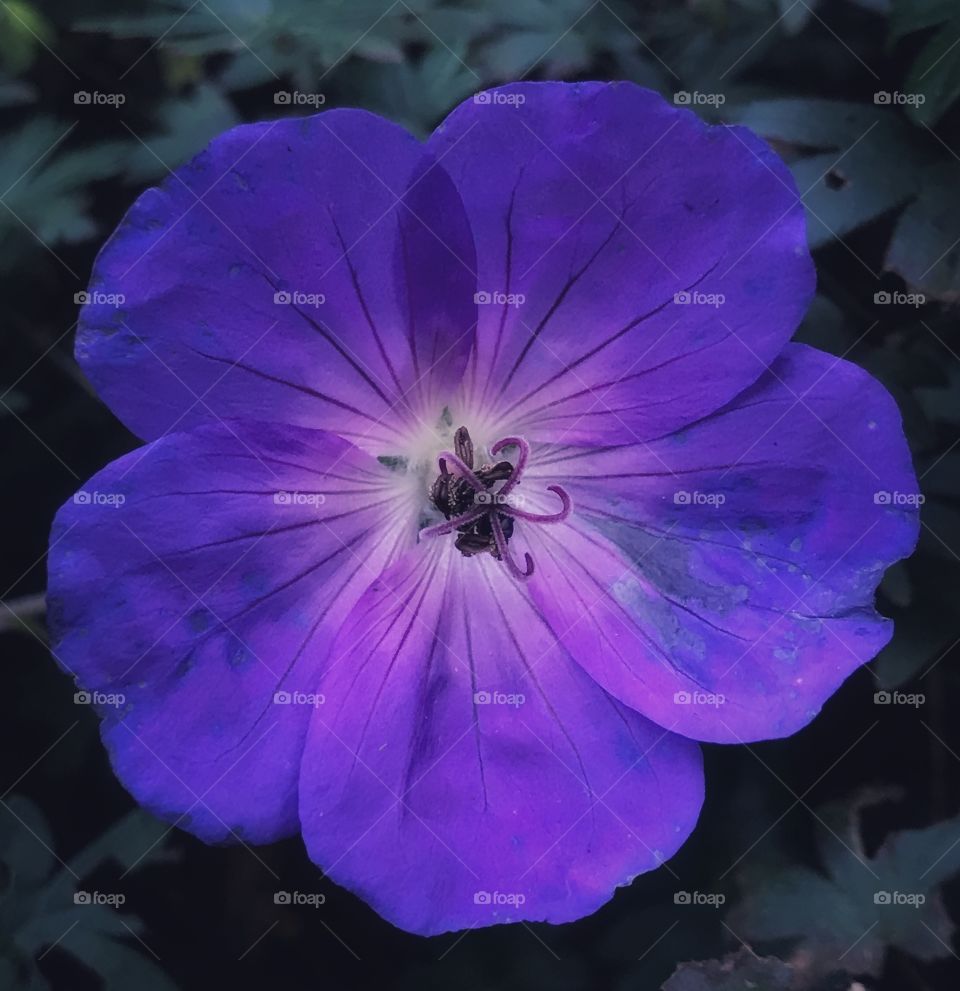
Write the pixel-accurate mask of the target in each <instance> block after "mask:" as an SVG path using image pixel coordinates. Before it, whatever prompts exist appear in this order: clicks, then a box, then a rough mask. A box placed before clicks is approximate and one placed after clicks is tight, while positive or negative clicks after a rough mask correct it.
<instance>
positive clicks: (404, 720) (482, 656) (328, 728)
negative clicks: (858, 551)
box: [300, 538, 703, 934]
mask: <svg viewBox="0 0 960 991" xmlns="http://www.w3.org/2000/svg"><path fill="white" fill-rule="evenodd" d="M321 686H322V687H321V690H322V691H323V693H324V695H325V697H326V704H325V705H324V706H323V707H322V708H321V709H318V710H317V712H316V714H315V715H314V718H313V721H312V723H311V727H310V732H309V735H308V740H307V746H306V750H305V752H304V762H303V777H302V781H301V806H300V815H301V819H302V826H303V834H304V838H305V840H306V843H307V847H308V850H309V852H310V855H311V857H312V858H313V860H314V861H316V863H317V864H319V865H320V866H321V867H322V868H323V870H324V872H325V873H326V874H327V875H328V876H330V877H331V878H333V880H335V881H337V882H338V883H340V884H343V885H345V886H347V887H348V888H350V889H352V890H353V891H355V892H357V893H358V894H359V895H360V896H361V897H363V898H364V899H365V900H366V901H368V902H369V903H370V904H371V905H372V906H373V907H374V908H375V909H376V910H377V911H378V912H380V914H381V915H383V916H384V917H385V918H387V919H389V920H390V921H391V922H393V923H394V924H396V925H398V926H401V927H403V928H404V929H408V930H410V931H413V932H418V933H423V934H433V933H440V932H445V931H448V930H453V929H461V928H465V927H475V926H486V925H492V924H495V923H499V922H509V921H516V920H517V919H530V920H546V921H549V922H565V921H569V920H571V919H576V918H579V917H581V916H583V915H586V914H588V913H590V912H592V911H594V910H595V909H596V908H598V907H599V906H600V905H602V904H603V903H604V902H606V901H607V900H608V899H609V898H610V896H611V894H612V892H613V889H614V887H615V886H617V885H621V884H626V883H628V882H629V881H630V880H631V879H632V878H633V877H634V875H636V874H638V873H641V872H643V871H647V870H651V869H653V868H655V867H657V866H658V864H660V863H661V862H662V861H663V860H665V859H666V858H668V857H669V856H671V854H672V853H673V852H674V851H675V850H676V849H677V847H678V846H679V845H680V844H681V843H682V842H683V840H684V839H685V838H686V836H687V835H688V834H689V833H690V831H691V830H692V828H693V826H694V824H695V822H696V819H697V815H698V813H699V809H700V804H701V801H702V794H703V781H702V769H701V762H700V754H699V750H698V748H697V747H696V745H694V744H692V743H690V742H689V741H686V740H683V739H681V738H680V737H677V736H674V735H673V734H671V733H669V732H667V731H664V730H663V729H661V728H660V727H657V726H654V725H653V724H651V723H650V722H648V721H647V720H646V719H644V718H643V717H641V716H639V715H638V714H637V713H635V712H633V711H631V710H629V709H628V708H626V707H625V706H622V705H620V704H619V703H618V702H616V701H615V700H614V699H613V698H611V697H610V696H609V695H608V694H607V693H606V692H604V691H603V690H602V689H600V688H599V687H598V686H597V685H596V684H595V683H594V682H593V681H592V680H591V679H590V678H589V677H587V676H586V675H585V674H584V672H583V671H582V670H580V668H579V667H578V666H577V665H576V664H574V663H573V662H572V661H571V660H570V659H569V658H568V657H567V656H566V654H565V653H564V651H563V649H562V647H560V646H559V645H558V642H557V637H556V633H555V631H554V630H552V629H551V628H550V627H549V626H548V625H547V624H546V623H545V622H544V621H543V619H542V618H541V617H540V616H539V615H538V613H537V610H536V608H535V606H534V605H533V603H532V602H531V601H530V600H529V598H528V597H527V594H526V591H525V590H524V588H523V586H522V585H520V584H518V583H517V582H515V581H514V580H513V579H511V578H510V577H509V576H508V575H507V573H506V571H505V570H504V568H503V566H502V565H501V564H499V563H498V562H496V561H495V560H494V559H493V558H492V557H490V556H489V555H486V554H484V555H479V556H477V557H473V558H469V559H468V558H466V557H463V556H462V555H460V554H459V553H457V552H456V551H454V549H453V547H452V543H451V542H448V540H447V539H446V538H439V539H434V540H431V541H429V542H428V543H426V545H425V547H423V548H420V549H419V550H418V551H416V552H412V553H411V554H410V555H408V556H407V557H405V558H404V559H402V560H401V561H400V562H398V563H397V564H396V565H395V566H394V567H393V568H392V569H390V571H388V572H386V573H385V574H384V576H383V577H382V578H381V579H380V580H379V581H378V582H376V583H374V584H373V585H372V586H371V587H370V589H369V590H368V591H367V592H366V593H365V595H364V596H363V597H362V598H361V600H360V601H359V603H358V604H357V606H356V607H355V609H354V610H353V612H352V614H351V615H350V617H349V618H348V619H347V621H346V623H345V624H344V626H343V628H342V629H341V631H340V633H339V634H338V636H337V639H336V642H335V643H334V645H333V647H332V655H331V660H330V662H329V665H328V667H327V669H326V673H325V675H324V677H323V679H322V681H321Z"/></svg>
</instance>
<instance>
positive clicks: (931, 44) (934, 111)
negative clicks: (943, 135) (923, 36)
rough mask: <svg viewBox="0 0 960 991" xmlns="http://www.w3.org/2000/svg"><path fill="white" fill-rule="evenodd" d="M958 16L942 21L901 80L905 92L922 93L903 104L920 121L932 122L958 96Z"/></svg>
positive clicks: (945, 110)
mask: <svg viewBox="0 0 960 991" xmlns="http://www.w3.org/2000/svg"><path fill="white" fill-rule="evenodd" d="M958 49H960V17H955V18H954V19H953V20H952V21H949V22H948V23H947V24H945V25H944V26H943V27H942V28H941V29H940V30H939V31H937V33H936V34H935V35H934V36H933V37H932V38H931V39H930V40H929V41H928V42H927V44H926V45H925V46H924V48H923V50H922V51H921V52H920V54H919V55H918V56H917V58H916V61H915V62H914V63H913V65H912V66H911V68H910V71H909V72H908V73H907V78H906V79H905V80H904V82H903V89H904V92H905V93H907V94H908V95H911V96H913V95H917V96H919V95H920V94H922V95H923V97H924V99H923V102H912V103H908V104H907V105H906V110H907V113H908V114H909V115H910V117H912V118H913V119H914V120H915V121H917V122H918V123H920V124H926V125H927V126H930V125H932V124H935V123H936V122H937V121H938V120H939V119H940V118H941V117H942V116H943V115H944V114H945V113H946V112H947V110H948V109H949V108H950V106H951V104H952V103H953V102H954V101H955V100H956V99H957V97H958V96H960V58H958V57H957V55H958Z"/></svg>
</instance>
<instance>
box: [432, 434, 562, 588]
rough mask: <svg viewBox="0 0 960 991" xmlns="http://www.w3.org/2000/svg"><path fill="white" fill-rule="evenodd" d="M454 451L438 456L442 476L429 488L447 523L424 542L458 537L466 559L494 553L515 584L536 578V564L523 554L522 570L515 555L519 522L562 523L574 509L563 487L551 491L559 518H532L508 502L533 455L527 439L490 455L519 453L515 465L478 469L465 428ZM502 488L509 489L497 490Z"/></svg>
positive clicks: (507, 440) (508, 441)
mask: <svg viewBox="0 0 960 991" xmlns="http://www.w3.org/2000/svg"><path fill="white" fill-rule="evenodd" d="M453 440H454V444H453V446H454V451H453V452H450V451H441V452H440V454H439V455H438V458H437V460H438V464H439V468H440V475H439V476H438V477H437V478H436V479H435V481H434V483H433V485H432V486H431V487H430V499H431V501H432V502H433V504H434V506H436V507H437V509H439V510H440V512H441V513H443V515H444V516H445V517H446V522H444V523H439V524H437V525H436V526H431V527H427V528H426V529H424V530H422V531H421V534H422V535H423V536H425V537H439V536H442V535H443V534H448V533H454V532H456V533H457V540H456V547H457V550H459V551H460V553H461V554H463V555H464V556H466V557H473V556H474V555H476V554H483V553H490V554H491V555H492V556H493V557H495V558H496V559H497V560H498V561H502V562H503V563H504V565H505V566H506V568H507V570H508V571H509V572H510V574H512V575H513V576H514V577H515V578H518V579H526V578H529V577H530V576H531V575H532V574H533V568H534V565H533V558H532V557H531V556H530V554H529V553H528V552H524V566H525V567H524V568H523V569H521V568H520V566H519V565H518V564H517V561H516V559H515V558H514V556H513V553H512V551H511V549H510V539H511V537H512V536H513V531H514V523H515V521H518V520H522V521H523V522H525V523H560V522H562V521H563V520H565V519H566V518H567V517H568V516H569V515H570V512H571V510H572V508H573V503H572V502H571V499H570V496H569V495H567V492H566V490H565V489H563V488H562V487H561V486H559V485H548V486H547V491H549V492H553V493H555V494H556V495H557V496H558V497H559V498H560V503H561V507H560V510H559V512H556V513H531V512H528V511H527V510H525V509H520V508H519V507H517V506H515V505H513V504H512V503H511V501H510V500H509V498H508V497H509V496H510V494H511V493H512V491H513V490H514V488H516V486H517V485H518V484H519V482H520V479H521V476H522V475H523V472H524V469H525V468H526V465H527V460H528V458H529V455H530V445H529V444H528V443H527V442H526V441H525V440H524V439H523V438H522V437H503V438H502V439H500V440H498V441H497V442H496V444H494V445H493V447H491V448H490V453H491V454H493V455H497V454H499V453H500V452H501V451H502V450H503V449H504V448H507V447H516V448H517V461H516V464H511V463H510V462H509V461H498V462H496V463H495V464H485V465H481V466H480V467H479V468H476V469H474V449H473V441H472V440H471V439H470V434H469V432H468V431H467V428H466V427H460V428H459V429H458V430H457V432H456V434H454V439H453ZM497 482H503V483H504V484H503V485H502V486H501V487H500V488H499V489H498V490H494V489H493V486H494V484H495V483H497Z"/></svg>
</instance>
